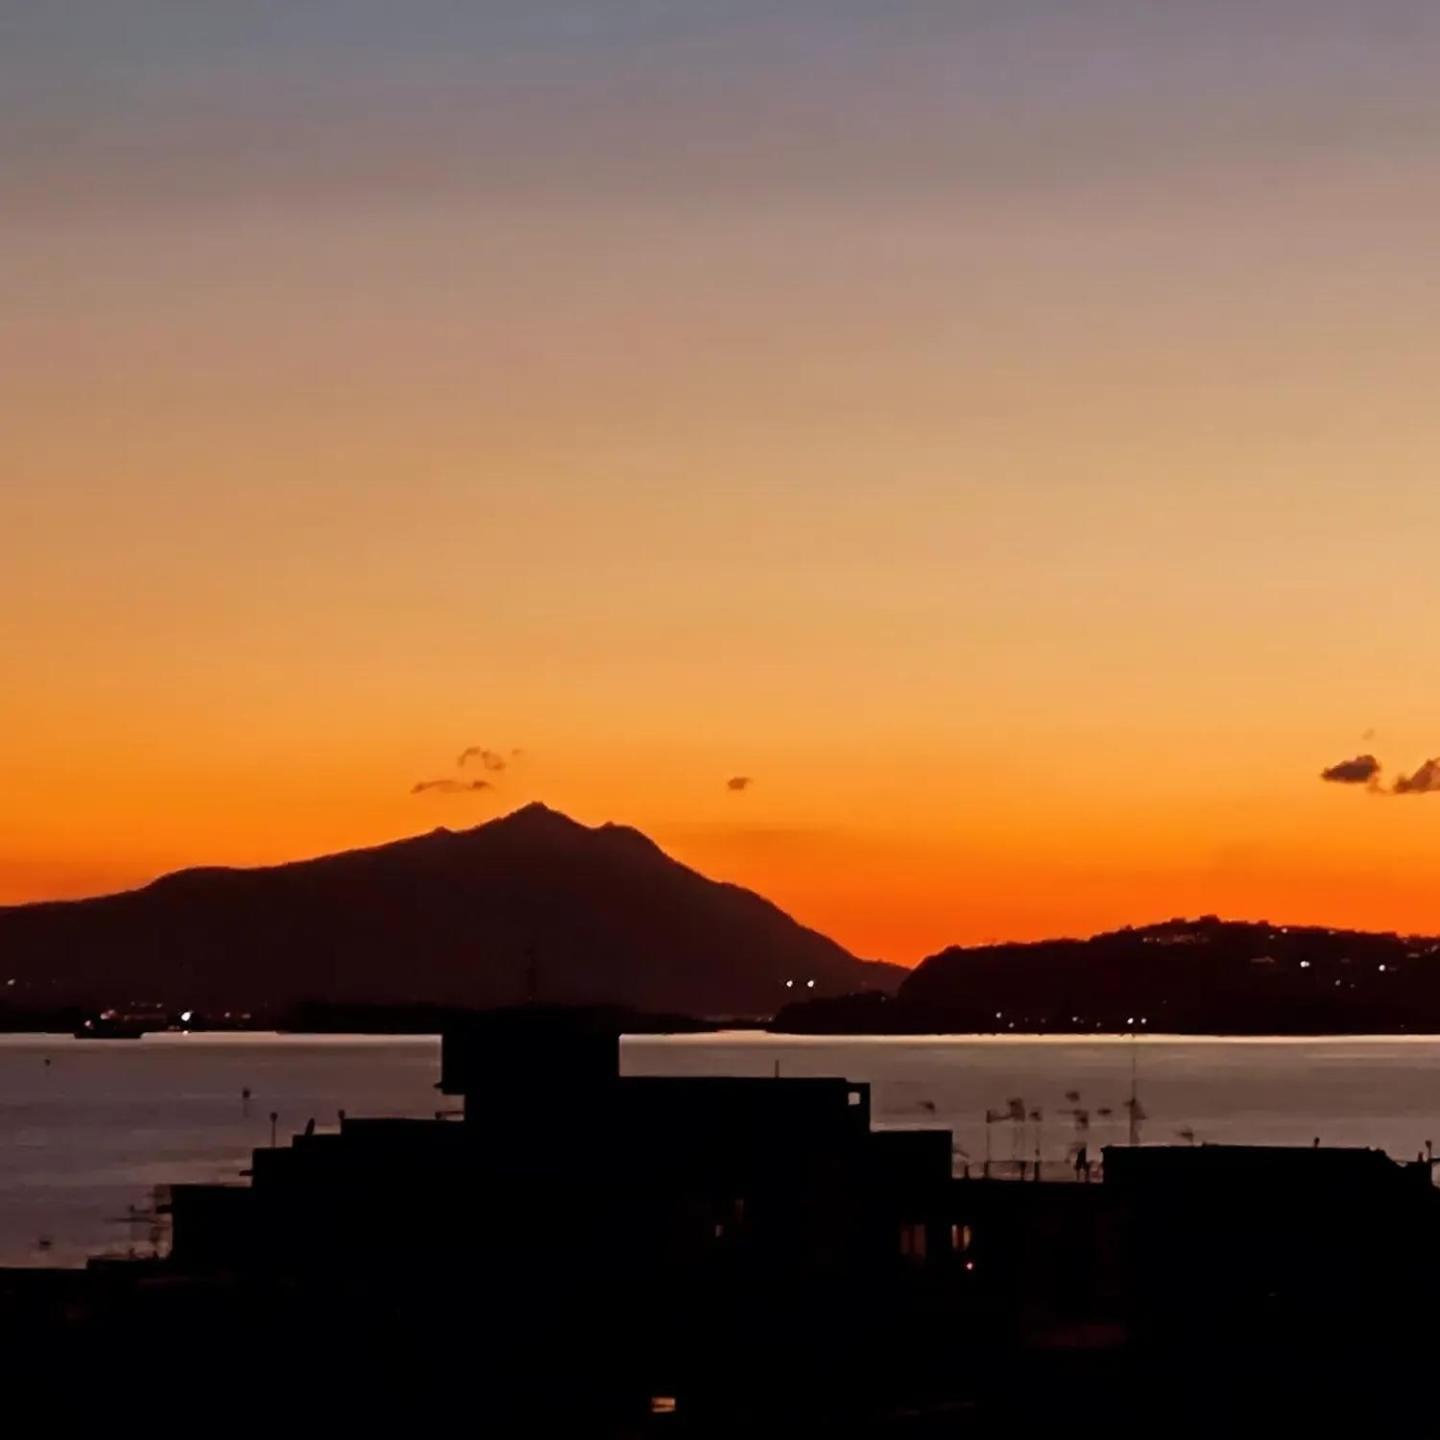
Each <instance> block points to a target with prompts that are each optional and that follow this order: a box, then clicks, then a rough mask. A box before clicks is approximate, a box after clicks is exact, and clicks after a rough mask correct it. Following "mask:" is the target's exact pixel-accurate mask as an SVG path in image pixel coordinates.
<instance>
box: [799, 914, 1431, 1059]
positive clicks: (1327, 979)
mask: <svg viewBox="0 0 1440 1440" xmlns="http://www.w3.org/2000/svg"><path fill="white" fill-rule="evenodd" d="M773 1028H775V1029H779V1030H784V1031H789V1032H794V1033H814V1034H900V1035H904V1034H1011V1033H1015V1034H1051V1033H1076V1034H1123V1033H1127V1032H1140V1031H1149V1032H1152V1033H1165V1034H1172V1035H1331V1034H1336V1035H1344V1034H1406V1033H1409V1034H1436V1033H1440V938H1437V937H1435V936H1417V935H1396V934H1374V933H1368V932H1365V931H1356V930H1331V929H1325V928H1322V927H1318V926H1296V925H1272V924H1270V923H1268V922H1267V921H1257V922H1247V921H1229V920H1220V919H1217V918H1215V917H1214V916H1207V917H1203V918H1201V919H1198V920H1168V921H1165V922H1164V923H1162V924H1159V925H1147V926H1142V927H1139V928H1133V929H1132V928H1126V929H1123V930H1115V931H1111V932H1109V933H1106V934H1103V935H1096V936H1093V937H1092V938H1090V939H1087V940H1043V941H1038V942H1035V943H1032V944H1013V945H983V946H976V947H971V948H966V947H958V946H957V947H954V948H952V949H949V950H943V951H941V952H940V954H938V955H932V956H931V957H930V958H929V959H928V960H925V961H923V962H922V963H921V964H920V965H919V966H917V967H916V968H915V970H914V971H912V972H911V973H910V974H909V975H908V976H907V977H906V979H905V980H904V982H903V983H902V984H901V985H900V987H899V989H898V990H897V991H896V992H895V993H894V994H893V995H884V994H876V995H852V996H840V997H828V996H824V997H820V998H818V999H816V1000H814V1001H812V1002H809V1003H803V1004H798V1005H792V1006H788V1007H786V1008H785V1009H784V1010H782V1011H781V1012H780V1014H779V1015H778V1016H777V1017H776V1020H775V1024H774V1027H773Z"/></svg>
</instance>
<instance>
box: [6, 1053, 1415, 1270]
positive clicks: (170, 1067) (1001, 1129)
mask: <svg viewBox="0 0 1440 1440" xmlns="http://www.w3.org/2000/svg"><path fill="white" fill-rule="evenodd" d="M439 1059H440V1047H439V1042H438V1040H436V1039H434V1038H433V1037H403V1038H389V1037H377V1038H368V1037H355V1036H333V1037H332V1036H322V1037H317V1036H281V1035H188V1036H185V1035H155V1036H147V1037H146V1038H145V1039H143V1040H139V1041H123V1040H117V1041H75V1040H72V1039H70V1038H69V1037H59V1036H34V1035H3V1036H0V1264H6V1265H16V1264H79V1263H81V1262H82V1261H83V1260H84V1258H85V1257H86V1256H87V1255H90V1254H94V1253H97V1252H100V1251H112V1252H113V1251H117V1250H118V1251H124V1250H126V1249H127V1248H129V1247H130V1246H131V1245H134V1246H135V1247H137V1248H139V1249H142V1250H143V1249H145V1248H147V1247H148V1245H149V1244H150V1239H151V1235H150V1226H149V1224H148V1222H146V1221H144V1220H143V1219H141V1220H138V1221H134V1222H131V1221H130V1220H128V1218H127V1217H128V1215H129V1212H130V1208H131V1207H132V1206H136V1207H144V1206H145V1205H146V1204H147V1202H148V1200H149V1196H150V1192H151V1189H152V1187H153V1186H155V1185H157V1184H163V1183H166V1182H172V1181H183V1180H189V1181H207V1180H238V1179H239V1172H240V1171H241V1169H242V1168H244V1166H245V1165H246V1164H247V1163H248V1161H249V1156H250V1151H251V1149H252V1148H254V1147H255V1146H257V1145H263V1144H266V1143H267V1142H268V1139H269V1132H270V1121H269V1116H270V1113H271V1111H276V1112H278V1114H279V1116H280V1119H279V1125H278V1128H279V1132H280V1135H281V1137H282V1141H283V1139H284V1138H285V1137H287V1136H288V1135H289V1134H291V1133H293V1132H294V1131H297V1130H300V1129H302V1128H303V1127H304V1125H305V1122H306V1121H307V1120H308V1119H309V1118H310V1117H312V1116H313V1117H314V1118H315V1120H316V1122H317V1125H318V1126H319V1128H321V1129H324V1128H326V1127H327V1126H330V1125H333V1124H334V1123H335V1121H336V1118H337V1113H338V1111H340V1110H342V1109H344V1110H346V1111H347V1112H348V1113H350V1114H352V1115H411V1116H426V1115H431V1114H433V1113H434V1111H435V1110H436V1109H437V1108H438V1107H440V1106H441V1105H442V1104H444V1103H446V1102H445V1101H444V1100H443V1098H442V1097H441V1096H439V1094H438V1092H437V1091H436V1090H435V1088H434V1086H435V1082H436V1080H437V1079H438V1076H439ZM47 1060H48V1061H49V1063H48V1064H46V1061H47ZM777 1060H778V1062H779V1065H780V1071H781V1074H782V1075H844V1076H845V1077H846V1078H848V1079H852V1080H866V1081H869V1082H870V1083H871V1084H872V1086H873V1096H872V1099H873V1118H874V1122H875V1123H876V1124H877V1125H884V1126H932V1125H933V1126H940V1127H943V1128H949V1129H952V1130H953V1131H954V1132H955V1138H956V1143H957V1146H958V1148H959V1154H958V1156H957V1163H960V1164H963V1163H964V1159H965V1157H966V1156H968V1157H969V1158H970V1159H971V1161H972V1162H973V1163H974V1164H976V1165H978V1164H979V1163H980V1162H981V1161H982V1160H983V1158H984V1155H985V1146H986V1134H987V1126H986V1124H985V1121H984V1116H985V1113H986V1111H987V1110H989V1111H991V1112H997V1111H1001V1110H1004V1109H1005V1108H1006V1107H1007V1106H1008V1105H1009V1103H1010V1101H1011V1100H1012V1099H1021V1100H1023V1102H1024V1108H1025V1111H1026V1113H1027V1116H1028V1115H1029V1113H1030V1112H1032V1111H1034V1110H1036V1109H1038V1110H1039V1111H1040V1117H1041V1118H1040V1119H1039V1121H1038V1122H1036V1121H1033V1120H1030V1119H1027V1120H1026V1121H1025V1122H1024V1124H1023V1126H1022V1125H1017V1124H1015V1123H1012V1122H1008V1121H1006V1122H998V1123H995V1124H992V1125H991V1126H989V1127H988V1131H989V1140H990V1146H991V1152H992V1155H993V1157H994V1159H995V1161H996V1162H1003V1161H1006V1160H1008V1159H1009V1158H1010V1157H1011V1156H1012V1154H1015V1153H1019V1154H1023V1155H1025V1156H1026V1157H1027V1158H1028V1157H1031V1156H1033V1154H1034V1149H1035V1145H1036V1142H1037V1140H1038V1142H1039V1145H1040V1147H1041V1150H1042V1152H1043V1154H1044V1156H1045V1158H1046V1160H1047V1161H1048V1162H1050V1163H1051V1164H1052V1165H1054V1166H1057V1167H1060V1166H1063V1163H1064V1161H1065V1159H1066V1157H1067V1155H1068V1154H1069V1152H1070V1147H1071V1146H1072V1145H1073V1144H1074V1143H1075V1142H1076V1140H1077V1139H1078V1138H1080V1137H1081V1134H1082V1132H1081V1131H1080V1130H1078V1129H1077V1126H1076V1123H1075V1119H1074V1116H1073V1113H1065V1112H1074V1111H1076V1110H1084V1111H1086V1112H1088V1115H1089V1129H1088V1132H1084V1138H1085V1139H1086V1140H1087V1141H1088V1144H1089V1147H1090V1153H1091V1156H1092V1158H1093V1157H1095V1156H1096V1155H1097V1153H1098V1151H1099V1148H1100V1147H1101V1146H1102V1145H1105V1144H1113V1143H1120V1142H1123V1141H1124V1139H1125V1137H1126V1129H1127V1124H1128V1118H1127V1114H1126V1111H1125V1108H1124V1107H1125V1101H1126V1099H1127V1098H1128V1096H1129V1094H1130V1083H1131V1068H1132V1063H1133V1065H1134V1069H1135V1074H1136V1077H1137V1085H1138V1093H1139V1097H1140V1102H1141V1105H1142V1107H1143V1109H1144V1111H1145V1113H1146V1115H1147V1117H1148V1118H1147V1119H1146V1121H1145V1122H1144V1125H1143V1127H1142V1138H1143V1139H1145V1140H1147V1141H1165V1142H1172V1143H1173V1142H1175V1141H1176V1140H1177V1139H1178V1138H1179V1135H1180V1132H1182V1131H1185V1132H1188V1131H1193V1132H1194V1134H1195V1136H1196V1138H1197V1139H1198V1140H1200V1141H1205V1140H1210V1141H1238V1142H1249V1143H1264V1144H1291V1145H1308V1144H1309V1143H1310V1142H1311V1140H1312V1139H1313V1138H1314V1137H1315V1136H1317V1135H1318V1136H1319V1137H1320V1138H1321V1139H1322V1141H1324V1143H1326V1144H1333V1145H1377V1146H1380V1147H1382V1148H1384V1149H1387V1150H1389V1151H1390V1152H1391V1153H1392V1154H1395V1155H1397V1156H1404V1157H1411V1156H1414V1155H1415V1154H1416V1153H1417V1152H1418V1151H1420V1150H1421V1149H1422V1148H1423V1146H1424V1144H1425V1141H1426V1140H1427V1139H1430V1138H1435V1139H1440V1039H1436V1038H1418V1037H1404V1038H1389V1037H1380V1038H1369V1037H1354V1036H1346V1037H1343V1038H1334V1039H1300V1040H1296V1039H1280V1040H1266V1039H1247V1040H1213V1039H1171V1038H1167V1037H1162V1036H1145V1037H1144V1038H1143V1039H1142V1040H1140V1041H1138V1042H1132V1041H1130V1040H1128V1039H1124V1038H1120V1037H1088V1036H1087V1037H1084V1038H1081V1039H1072V1038H1067V1037H1054V1036H1052V1037H1021V1038H1015V1037H1005V1038H1003V1039H1002V1038H998V1037H997V1038H974V1039H951V1038H945V1037H934V1038H931V1037H921V1038H888V1037H886V1038H877V1039H870V1038H855V1039H833V1038H829V1037H824V1038H818V1037H817V1038H806V1037H789V1036H786V1037H773V1038H772V1037H769V1036H764V1035H757V1034H754V1033H738V1032H737V1033H734V1034H726V1035H719V1036H714V1035H706V1036H647V1037H632V1038H630V1039H627V1040H626V1042H625V1045H624V1049H623V1054H622V1067H623V1069H624V1070H625V1072H626V1073H628V1074H692V1075H710V1074H715V1075H718V1074H733V1075H772V1074H774V1071H775V1065H776V1062H777ZM247 1087H248V1089H249V1090H250V1092H251V1094H250V1099H249V1101H248V1103H247V1102H245V1101H244V1100H242V1092H243V1091H244V1090H245V1089H246V1088H247ZM1067 1092H1068V1093H1070V1094H1078V1096H1079V1099H1078V1100H1070V1099H1067ZM497 1103H503V1097H497ZM1102 1109H1108V1110H1109V1111H1110V1112H1111V1113H1110V1115H1109V1116H1108V1117H1106V1116H1103V1115H1101V1114H1100V1113H1099V1112H1100V1111H1101V1110H1102ZM557 1118H558V1119H560V1120H562V1121H563V1117H557ZM42 1240H45V1241H48V1242H49V1244H48V1246H46V1247H45V1248H42V1245H41V1242H42Z"/></svg>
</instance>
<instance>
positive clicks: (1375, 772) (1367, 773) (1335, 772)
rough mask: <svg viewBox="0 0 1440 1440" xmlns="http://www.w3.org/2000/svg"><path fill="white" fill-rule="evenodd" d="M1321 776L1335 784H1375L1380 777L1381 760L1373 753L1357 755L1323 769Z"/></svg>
mask: <svg viewBox="0 0 1440 1440" xmlns="http://www.w3.org/2000/svg"><path fill="white" fill-rule="evenodd" d="M1320 778H1321V779H1322V780H1329V781H1330V782H1331V783H1332V784H1335V785H1374V784H1376V783H1377V782H1378V781H1379V779H1380V762H1379V761H1378V760H1377V759H1376V758H1375V757H1374V756H1373V755H1357V756H1356V757H1355V758H1354V759H1353V760H1342V761H1341V762H1340V763H1339V764H1338V765H1331V766H1330V767H1329V768H1328V769H1325V770H1322V771H1321V772H1320Z"/></svg>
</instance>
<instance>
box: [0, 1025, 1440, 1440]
mask: <svg viewBox="0 0 1440 1440" xmlns="http://www.w3.org/2000/svg"><path fill="white" fill-rule="evenodd" d="M618 1044H619V1037H618V1034H617V1033H616V1030H615V1028H614V1026H613V1023H607V1022H606V1021H605V1020H604V1019H603V1017H597V1016H593V1015H590V1014H588V1013H585V1012H578V1013H577V1012H552V1011H545V1010H524V1011H512V1012H505V1013H499V1014H495V1015H490V1016H482V1017H477V1018H476V1019H475V1021H474V1022H473V1023H472V1024H470V1025H468V1026H467V1027H466V1028H465V1029H464V1030H462V1031H457V1032H455V1033H452V1034H449V1035H447V1036H446V1040H445V1049H444V1066H443V1078H442V1089H443V1090H445V1091H446V1093H448V1094H451V1095H456V1096H460V1097H463V1105H464V1110H463V1119H437V1120H434V1121H389V1120H384V1121H377V1120H347V1121H345V1122H344V1123H343V1124H342V1126H341V1128H340V1130H339V1132H338V1133H312V1134H306V1135H303V1136H300V1137H297V1138H296V1139H295V1141H294V1142H293V1143H292V1144H291V1145H290V1146H288V1147H285V1148H276V1149H270V1150H262V1151H258V1152H257V1153H256V1155H255V1160H254V1168H253V1176H252V1180H251V1183H250V1184H249V1185H248V1186H233V1187H227V1186H176V1187H174V1190H173V1195H172V1204H173V1247H172V1253H171V1255H170V1257H169V1258H168V1259H167V1260H165V1261H160V1262H118V1263H106V1264H96V1265H92V1267H91V1268H90V1270H88V1271H86V1272H77V1273H56V1272H48V1273H45V1272H40V1273H28V1274H26V1273H15V1272H12V1273H10V1274H9V1275H6V1276H4V1277H3V1278H0V1327H3V1330H0V1343H3V1346H4V1349H3V1353H4V1355H5V1356H6V1357H7V1358H8V1363H9V1365H10V1373H11V1376H12V1386H13V1384H15V1383H16V1379H17V1377H23V1383H24V1384H25V1385H26V1386H27V1387H30V1388H32V1389H33V1391H34V1393H35V1394H37V1395H45V1396H49V1397H51V1399H52V1400H53V1401H54V1402H55V1403H56V1404H58V1405H60V1406H61V1407H62V1408H66V1409H68V1410H70V1411H71V1412H74V1411H75V1410H76V1409H77V1408H78V1410H79V1412H80V1413H82V1414H83V1413H85V1411H86V1409H87V1407H90V1408H92V1409H95V1413H96V1415H97V1416H98V1415H99V1414H100V1413H102V1411H103V1410H104V1409H105V1408H106V1407H110V1406H114V1405H115V1404H117V1403H120V1404H123V1406H124V1408H126V1409H127V1410H130V1411H132V1412H138V1413H141V1414H143V1412H144V1410H145V1409H146V1407H149V1406H157V1407H162V1408H163V1410H164V1413H165V1414H166V1415H168V1416H170V1417H171V1418H172V1419H173V1418H174V1416H175V1415H176V1414H177V1413H178V1414H182V1415H183V1414H191V1415H196V1416H213V1415H216V1414H222V1413H223V1414H225V1415H231V1414H238V1413H239V1412H241V1411H243V1412H245V1414H246V1416H247V1418H249V1419H250V1421H251V1423H252V1424H253V1423H266V1424H273V1425H276V1426H280V1427H281V1428H283V1429H287V1430H288V1429H290V1428H293V1427H295V1426H297V1425H299V1424H301V1423H302V1422H305V1423H315V1422H326V1423H332V1422H333V1423H343V1424H345V1425H347V1426H349V1427H351V1428H355V1427H359V1428H361V1429H368V1428H374V1429H379V1428H392V1427H395V1426H398V1425H401V1424H404V1425H406V1426H407V1428H409V1427H411V1426H417V1425H420V1424H424V1425H427V1426H445V1427H447V1428H448V1427H450V1426H458V1427H461V1428H463V1429H464V1430H465V1431H467V1432H470V1433H477V1434H481V1435H509V1434H522V1433H523V1434H529V1433H547V1434H551V1433H553V1434H559V1435H576V1436H578V1435H590V1434H595V1435H626V1434H634V1435H645V1434H652V1433H653V1434H663V1433H666V1432H669V1433H674V1434H680V1433H698V1434H716V1435H731V1434H733V1435H748V1434H770V1433H779V1434H785V1435H793V1436H797V1437H798V1436H805V1435H814V1434H852V1433H853V1434H877V1435H879V1434H883V1435H889V1434H895V1435H911V1434H913V1435H951V1434H954V1435H965V1434H991V1433H1008V1434H1016V1433H1018V1434H1022V1435H1024V1434H1031V1433H1041V1432H1049V1431H1051V1430H1054V1429H1057V1428H1058V1429H1077V1428H1078V1429H1080V1430H1081V1431H1082V1432H1084V1433H1089V1432H1090V1431H1091V1430H1102V1429H1103V1430H1105V1431H1107V1432H1108V1433H1111V1434H1114V1433H1125V1434H1130V1433H1164V1432H1174V1431H1177V1430H1182V1431H1183V1430H1188V1429H1190V1428H1192V1427H1202V1426H1213V1425H1215V1424H1218V1423H1222V1422H1223V1423H1234V1424H1250V1423H1257V1424H1258V1423H1265V1424H1267V1425H1272V1426H1280V1427H1284V1428H1285V1429H1286V1431H1287V1433H1288V1429H1289V1428H1290V1427H1292V1426H1294V1425H1295V1424H1298V1423H1301V1422H1305V1423H1310V1422H1312V1421H1316V1420H1317V1419H1324V1420H1326V1421H1328V1422H1338V1420H1339V1419H1341V1418H1342V1417H1344V1418H1346V1419H1347V1422H1348V1423H1358V1422H1359V1421H1362V1420H1363V1421H1364V1422H1365V1423H1367V1424H1368V1425H1369V1426H1370V1427H1371V1428H1372V1429H1374V1428H1377V1427H1379V1428H1380V1429H1381V1431H1382V1432H1383V1429H1384V1427H1385V1426H1386V1425H1390V1424H1395V1425H1398V1424H1399V1423H1400V1419H1401V1417H1402V1416H1416V1417H1425V1416H1428V1411H1429V1408H1430V1407H1429V1397H1428V1395H1427V1393H1426V1390H1427V1386H1428V1368H1429V1363H1430V1353H1431V1346H1432V1344H1433V1341H1434V1339H1435V1331H1436V1325H1435V1321H1434V1319H1433V1315H1432V1312H1433V1311H1434V1310H1435V1308H1436V1304H1437V1297H1436V1294H1435V1283H1436V1279H1437V1275H1440V1268H1437V1264H1436V1260H1437V1253H1436V1252H1437V1241H1440V1212H1437V1208H1436V1205H1437V1201H1436V1192H1435V1190H1434V1189H1433V1188H1432V1184H1431V1177H1430V1173H1429V1167H1428V1165H1424V1164H1415V1165H1397V1164H1395V1163H1394V1162H1392V1161H1391V1160H1389V1159H1388V1158H1386V1157H1385V1156H1383V1155H1381V1154H1379V1153H1378V1152H1373V1151H1344V1150H1320V1149H1315V1150H1271V1149H1251V1148H1228V1147H1208V1146H1206V1147H1199V1148H1186V1149H1174V1148H1166V1147H1161V1148H1148V1147H1146V1148H1137V1149H1133V1150H1111V1151H1108V1152H1107V1153H1106V1157H1105V1180H1104V1183H1096V1184H1080V1183H1067V1184H1053V1183H1020V1182H1013V1181H1005V1182H1002V1181H986V1180H956V1179H954V1178H952V1169H951V1144H950V1136H949V1133H948V1132H945V1131H910V1132H889V1133H875V1132H872V1131H871V1129H870V1113H869V1092H868V1088H867V1087H866V1086H864V1085H857V1084H852V1083H849V1082H847V1081H845V1080H840V1079H836V1080H778V1079H777V1080H754V1079H735V1080H730V1079H708V1078H707V1079H668V1078H667V1079H658V1078H629V1077H625V1078H622V1077H621V1076H620V1075H619V1073H618V1058H619V1055H618ZM96 1407H98V1408H96Z"/></svg>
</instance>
